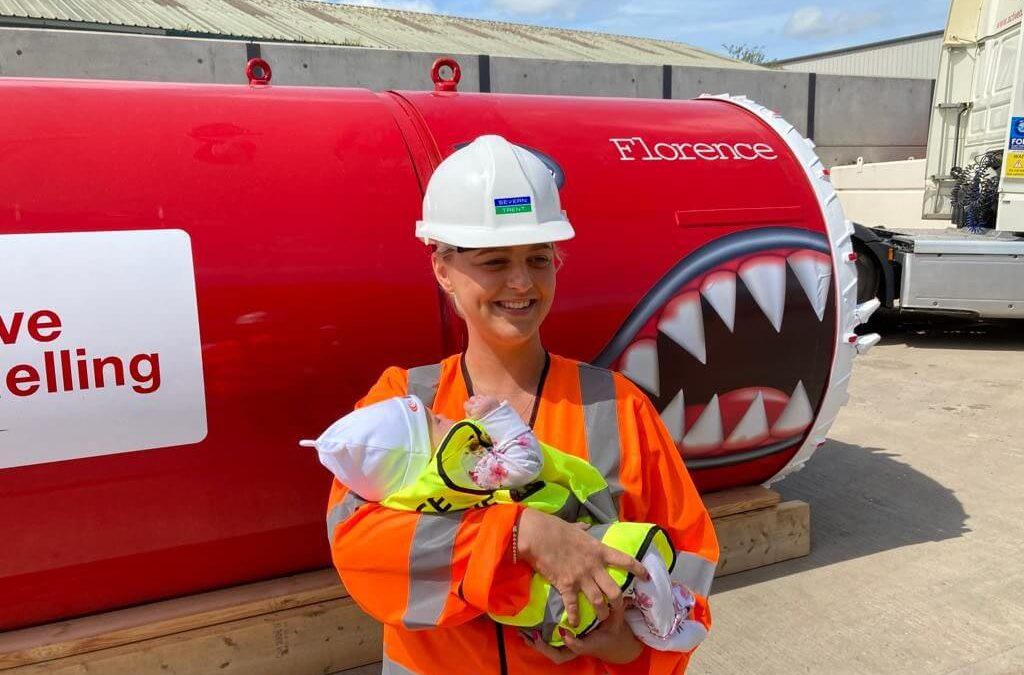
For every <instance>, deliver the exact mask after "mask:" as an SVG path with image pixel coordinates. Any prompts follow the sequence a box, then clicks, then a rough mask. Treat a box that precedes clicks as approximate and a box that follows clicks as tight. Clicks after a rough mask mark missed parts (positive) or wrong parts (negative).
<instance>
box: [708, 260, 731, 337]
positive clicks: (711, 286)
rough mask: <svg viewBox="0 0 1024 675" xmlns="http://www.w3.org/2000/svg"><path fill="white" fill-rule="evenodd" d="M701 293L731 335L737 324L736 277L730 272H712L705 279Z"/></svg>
mask: <svg viewBox="0 0 1024 675" xmlns="http://www.w3.org/2000/svg"><path fill="white" fill-rule="evenodd" d="M700 292H701V293H702V294H703V295H704V297H705V298H706V299H707V301H708V304H709V305H711V307H712V308H714V310H715V311H716V312H718V316H720V317H722V321H723V322H724V323H725V325H726V326H727V327H728V328H729V332H730V333H731V332H732V327H733V325H734V324H735V323H736V275H735V274H733V273H732V272H730V271H728V270H721V271H719V272H712V273H711V274H709V275H708V276H707V277H706V278H705V279H704V283H703V284H701V286H700Z"/></svg>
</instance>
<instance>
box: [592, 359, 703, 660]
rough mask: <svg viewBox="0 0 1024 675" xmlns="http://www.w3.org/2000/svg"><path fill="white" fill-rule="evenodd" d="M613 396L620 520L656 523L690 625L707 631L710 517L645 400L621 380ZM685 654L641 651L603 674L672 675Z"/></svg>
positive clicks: (661, 424) (662, 426) (618, 379)
mask: <svg viewBox="0 0 1024 675" xmlns="http://www.w3.org/2000/svg"><path fill="white" fill-rule="evenodd" d="M616 393H617V398H618V406H619V415H618V418H619V424H620V427H621V428H620V435H621V438H622V439H623V447H622V470H621V472H620V477H621V479H622V485H623V488H624V493H623V494H622V496H621V498H620V505H619V512H620V514H621V517H622V520H628V521H634V522H648V523H657V524H658V525H661V526H662V527H663V528H665V530H666V531H667V532H668V534H669V537H670V538H671V540H672V543H673V545H675V547H676V549H677V557H676V565H675V568H674V569H673V572H672V577H673V579H674V580H676V581H679V582H681V583H683V584H684V585H686V586H687V587H688V588H689V589H690V590H691V591H692V592H693V593H694V595H695V596H696V600H697V605H696V607H695V608H694V610H693V619H694V620H696V621H698V622H700V623H701V624H702V625H703V626H704V628H705V629H710V628H711V613H710V611H709V608H708V593H709V592H710V588H711V581H712V578H713V577H714V572H715V566H716V564H717V562H718V540H717V539H716V537H715V530H714V526H713V525H712V523H711V517H710V516H709V515H708V513H707V510H706V509H705V508H704V503H703V501H702V500H701V498H700V495H699V494H698V493H697V489H696V488H695V487H694V485H693V480H692V479H691V478H690V475H689V473H688V472H687V471H686V467H685V466H684V465H683V460H682V457H681V456H680V454H679V450H678V449H677V448H676V444H675V442H674V441H673V440H672V437H671V436H670V435H669V433H668V430H667V429H665V425H664V423H663V422H662V421H661V417H660V416H659V415H658V412H657V411H656V410H655V409H654V406H653V405H652V404H651V402H650V400H649V399H648V398H647V396H645V395H644V394H643V393H642V392H641V391H640V390H639V389H637V387H636V386H635V385H634V384H633V383H632V382H630V381H629V380H627V379H625V378H624V377H621V376H616ZM629 439H633V442H632V443H629V442H628V440H629ZM690 654H692V650H691V651H690V652H687V653H685V654H683V653H679V652H661V651H657V650H653V649H650V648H645V649H644V652H643V654H642V655H641V657H640V658H638V659H637V660H636V661H634V662H633V663H630V664H627V665H625V666H616V665H609V666H608V671H609V673H611V674H612V675H627V674H629V675H633V674H640V673H644V674H649V675H661V674H662V673H676V672H678V669H679V667H680V666H681V665H684V664H685V663H687V662H688V661H689V657H690Z"/></svg>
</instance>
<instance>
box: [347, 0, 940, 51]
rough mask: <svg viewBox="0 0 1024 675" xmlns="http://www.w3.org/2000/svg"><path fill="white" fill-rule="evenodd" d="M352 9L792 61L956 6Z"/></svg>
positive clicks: (933, 0)
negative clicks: (760, 51)
mask: <svg viewBox="0 0 1024 675" xmlns="http://www.w3.org/2000/svg"><path fill="white" fill-rule="evenodd" d="M347 1H348V2H349V4H359V5H372V6H377V7H393V8H396V9H412V10H416V11H426V12H438V13H442V14H452V15H455V16H466V17H474V18H479V19H496V20H501V21H514V22H517V23H529V24H539V25H545V26H562V27H564V28H579V29H586V30H597V31H604V32H609V33H622V34H625V35H637V36H641V37H654V38H663V39H668V40H677V41H679V42H685V43H687V44H691V45H695V46H698V47H702V48H704V49H709V50H712V51H716V52H721V51H723V50H722V44H723V43H732V44H735V43H745V44H748V45H760V46H763V47H764V48H765V52H766V53H767V54H768V56H769V57H770V58H786V57H790V56H799V55H802V54H810V53H813V52H819V51H825V50H829V49H837V48H839V47H846V46H849V45H857V44H863V43H865V42H875V41H877V40H885V39H888V38H893V37H900V36H904V35H913V34H915V33H923V32H926V31H931V30H938V29H940V28H942V27H943V25H944V24H945V22H946V13H947V11H948V8H949V2H948V0H899V1H896V2H894V1H893V0H886V1H883V0H849V1H847V2H842V1H839V2H836V1H833V2H807V1H806V0H803V1H800V0H760V1H757V0H347Z"/></svg>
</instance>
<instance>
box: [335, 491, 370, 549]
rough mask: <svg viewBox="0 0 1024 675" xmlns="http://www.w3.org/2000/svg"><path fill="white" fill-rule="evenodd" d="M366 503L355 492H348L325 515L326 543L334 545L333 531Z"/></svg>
mask: <svg viewBox="0 0 1024 675" xmlns="http://www.w3.org/2000/svg"><path fill="white" fill-rule="evenodd" d="M366 503H367V501H366V500H365V499H363V498H362V497H360V496H359V495H357V494H356V493H355V492H352V491H351V490H349V492H348V494H346V495H345V496H344V497H343V498H342V500H341V501H340V502H338V503H337V504H335V505H334V506H333V507H332V508H331V510H330V511H329V512H328V513H327V543H328V544H333V543H334V530H336V529H337V527H338V525H341V524H342V523H343V522H345V521H346V520H348V517H349V516H351V515H352V514H353V513H355V512H356V509H358V508H359V507H360V506H362V505H363V504H366Z"/></svg>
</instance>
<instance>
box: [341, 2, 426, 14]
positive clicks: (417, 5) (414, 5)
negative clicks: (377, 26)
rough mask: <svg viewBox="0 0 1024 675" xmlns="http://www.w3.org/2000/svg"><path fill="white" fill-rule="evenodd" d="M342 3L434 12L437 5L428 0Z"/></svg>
mask: <svg viewBox="0 0 1024 675" xmlns="http://www.w3.org/2000/svg"><path fill="white" fill-rule="evenodd" d="M342 4H346V5H359V6H360V7H381V8H383V9H404V10H407V11H410V12H423V13H424V14H436V13H437V6H436V5H434V3H433V2H431V1H430V0H343V2H342Z"/></svg>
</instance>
